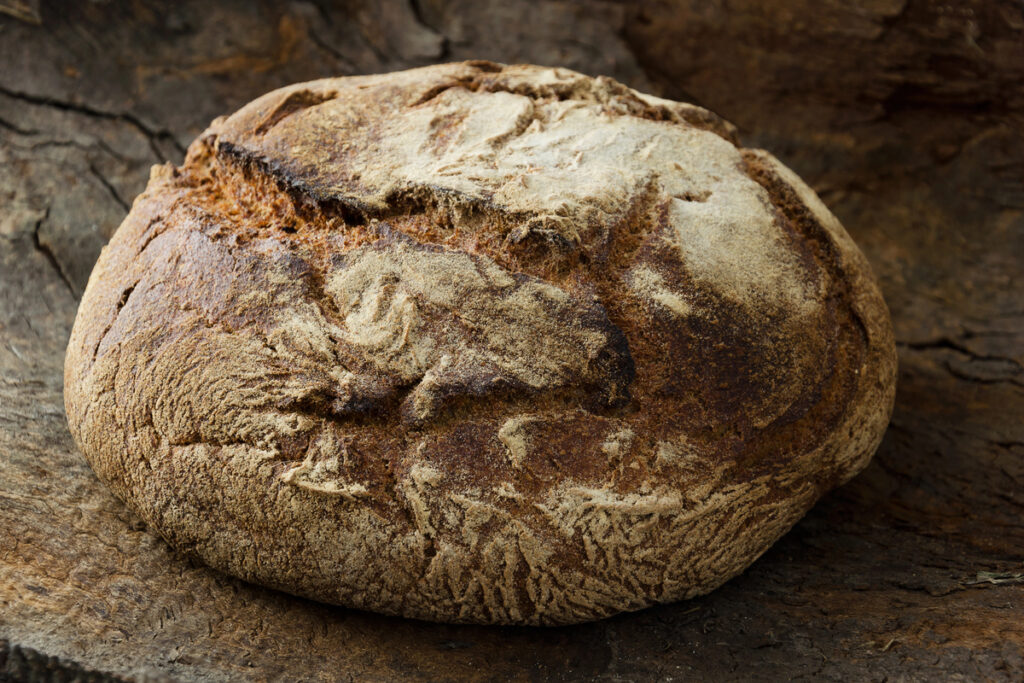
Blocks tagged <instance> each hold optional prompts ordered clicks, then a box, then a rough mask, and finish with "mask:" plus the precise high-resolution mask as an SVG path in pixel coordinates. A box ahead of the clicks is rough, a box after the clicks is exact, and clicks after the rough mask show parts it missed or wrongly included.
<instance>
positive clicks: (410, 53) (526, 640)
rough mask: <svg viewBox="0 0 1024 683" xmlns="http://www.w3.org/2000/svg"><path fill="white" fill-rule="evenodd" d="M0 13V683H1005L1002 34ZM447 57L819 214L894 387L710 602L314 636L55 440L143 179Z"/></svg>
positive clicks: (985, 25)
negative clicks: (893, 369)
mask: <svg viewBox="0 0 1024 683" xmlns="http://www.w3.org/2000/svg"><path fill="white" fill-rule="evenodd" d="M0 10H3V13H0V680H2V679H4V678H5V677H6V678H9V679H12V680H17V679H19V678H22V677H28V676H40V675H43V673H44V672H49V673H48V674H47V675H57V676H58V677H59V676H64V677H66V678H68V679H70V678H73V677H74V676H76V675H77V676H79V677H84V676H86V673H85V672H108V673H110V674H112V675H116V676H126V677H136V678H140V679H143V680H161V679H163V678H167V677H170V678H181V679H192V680H227V679H233V680H240V679H245V680H250V679H251V680H259V679H277V678H282V677H284V678H288V679H323V680H338V679H341V680H345V679H347V678H354V679H378V680H379V679H402V680H420V679H422V680H438V679H445V678H451V679H470V680H505V679H515V680H543V679H564V680H576V679H598V680H608V681H615V680H637V679H663V680H670V679H674V680H722V679H737V678H739V679H768V680H785V679H790V678H801V677H807V678H815V679H838V678H841V679H844V680H846V679H854V680H884V679H886V678H888V679H899V680H904V679H910V680H918V679H933V680H935V679H942V680H951V679H956V678H957V676H960V677H961V678H967V679H989V680H1004V679H1005V680H1021V678H1022V677H1024V424H1022V422H1024V420H1022V417H1024V365H1022V361H1024V343H1022V342H1024V285H1022V282H1021V276H1022V273H1024V267H1022V266H1024V4H1022V3H1021V2H1019V1H1011V0H989V1H984V2H983V1H980V0H974V1H971V0H967V1H964V2H959V3H952V2H951V3H945V2H932V1H929V0H859V1H858V2H841V1H840V0H795V1H793V2H781V1H770V0H728V1H726V0H710V1H704V0H678V1H673V2H669V1H664V2H658V1H654V0H644V1H642V2H638V3H627V2H611V1H606V2H584V1H582V0H541V1H539V2H527V1H526V0H453V1H451V2H442V1H441V0H387V1H385V2H379V3H373V2H369V1H366V2H359V1H353V2H347V3H342V4H331V3H327V2H309V1H307V2H292V3H269V2H262V3H260V2H242V1H241V0H239V1H238V2H227V3H217V2H212V1H211V0H206V1H202V2H200V1H187V2H178V3H166V4H164V3H161V4H159V5H158V4H157V3H147V2H85V1H83V2H74V3H72V2H67V3H49V4H48V3H43V4H42V6H41V7H40V6H39V5H38V4H37V3H36V2H35V0H0ZM466 58H487V59H494V60H498V61H504V62H534V63H539V64H549V65H562V66H567V67H570V68H573V69H577V70H579V71H583V72H585V73H588V74H594V75H596V74H606V75H610V76H613V77H615V78H617V79H619V80H621V81H623V82H625V83H627V84H628V85H630V86H633V87H635V88H638V89H641V90H644V91H648V92H653V93H655V94H659V95H662V96H665V97H670V98H675V99H681V100H687V101H692V102H696V103H698V104H701V105H704V106H706V107H708V108H710V109H712V110H714V111H716V112H718V113H719V114H721V115H723V116H724V117H726V118H727V119H730V120H732V121H733V122H735V123H736V124H737V125H738V126H739V129H740V133H741V137H742V140H743V142H744V144H745V145H747V146H760V147H764V148H767V149H768V150H770V151H772V152H773V153H774V154H776V155H777V156H778V157H779V158H781V159H782V160H783V161H784V162H785V163H786V164H788V165H790V166H791V167H792V168H794V169H795V170H796V171H797V172H798V173H799V174H800V175H801V176H803V177H804V178H805V179H806V180H807V181H808V182H809V183H810V184H811V185H812V186H813V187H814V188H815V189H816V190H817V191H818V193H819V194H820V195H821V196H822V198H823V199H824V200H825V202H826V203H827V204H828V205H829V206H830V207H831V208H832V209H833V211H834V212H835V213H836V214H837V215H838V216H839V218H840V220H841V221H842V222H843V223H844V225H845V226H846V227H847V229H848V230H849V232H850V233H851V234H852V235H853V237H854V239H855V240H856V241H857V243H858V244H859V245H860V246H861V248H862V249H863V250H864V252H865V253H866V254H867V256H868V258H869V260H870V261H871V263H872V266H873V267H874V269H875V272H876V274H877V275H878V277H879V279H880V281H881V284H882V289H883V291H884V294H885V297H886V300H887V302H888V304H889V306H890V308H891V311H892V317H893V323H894V326H895V330H896V337H897V339H898V344H899V353H900V375H899V390H898V394H897V397H896V409H895V415H894V416H893V421H892V425H891V427H890V429H889V432H888V434H887V435H886V438H885V440H884V442H883V444H882V446H881V448H880V450H879V452H878V455H877V456H876V458H875V460H874V461H873V462H872V464H871V465H870V466H869V467H868V469H867V470H866V471H865V472H864V473H863V474H862V475H860V476H859V477H857V478H856V479H855V480H853V481H852V482H851V483H850V484H848V485H847V486H845V487H843V488H842V489H840V490H837V491H835V492H834V493H832V494H831V495H829V496H828V497H826V498H825V499H824V500H823V501H822V502H821V503H820V504H819V505H818V506H817V507H816V508H815V509H814V510H813V511H812V512H811V513H810V514H809V515H808V516H807V517H806V518H805V519H804V520H803V521H802V522H800V523H799V524H798V525H797V526H796V528H795V529H794V530H793V531H792V532H791V533H790V534H788V535H787V536H786V537H784V538H783V539H782V540H781V541H780V542H779V543H778V544H777V545H776V546H775V547H774V548H772V549H771V550H770V551H769V552H768V553H767V554H766V555H765V556H764V557H763V558H762V559H760V560H759V561H758V562H757V563H756V564H754V565H753V566H752V567H751V568H750V569H749V570H748V571H747V572H746V573H745V574H743V575H742V576H740V577H739V578H737V579H735V580H733V581H731V582H730V583H729V584H727V585H726V586H724V587H723V588H721V589H719V590H718V591H716V592H714V593H713V594H711V595H709V596H706V597H704V598H699V599H696V600H691V601H689V602H684V603H679V604H675V605H670V606H665V607H659V608H655V609H649V610H646V611H643V612H640V613H637V614H632V615H623V616H620V617H617V618H614V619H609V620H606V621H603V622H598V623H594V624H588V625H583V626H577V627H571V628H559V629H515V628H481V627H460V626H443V625H434V624H426V623H420V622H412V621H405V620H400V619H391V618H384V617H379V616H375V615H369V614H365V613H360V612H354V611H350V610H344V609H339V608H332V607H326V606H322V605H317V604H314V603H310V602H307V601H303V600H299V599H296V598H291V597H288V596H285V595H282V594H277V593H273V592H269V591H266V590H262V589H258V588H254V587H252V586H248V585H245V584H242V583H240V582H238V581H235V580H233V579H230V578H227V577H225V576H223V575H219V574H216V573H215V572H212V571H210V570H207V569H205V568H203V567H201V566H198V565H196V564H194V563H192V562H190V561H188V560H186V559H184V558H181V557H179V556H177V555H175V554H174V553H173V552H172V551H170V550H169V549H168V548H167V547H166V546H165V545H164V544H163V542H162V541H160V540H159V539H158V538H156V537H155V536H153V535H151V534H150V533H148V532H147V531H145V530H144V529H143V527H142V525H141V524H140V522H139V521H138V520H137V519H136V518H134V517H133V516H132V515H131V514H130V513H129V512H128V511H127V510H126V509H125V508H124V507H123V506H122V505H121V504H120V503H118V502H117V501H116V500H115V499H114V498H113V496H112V495H110V494H109V493H108V492H107V491H106V490H105V489H104V488H103V487H102V486H101V485H100V484H99V482H98V481H97V480H96V479H95V477H94V476H93V475H92V473H91V471H90V470H89V468H88V467H87V465H86V463H85V462H84V460H83V458H82V457H81V455H80V454H79V453H78V451H77V449H76V448H75V446H74V443H73V442H72V440H71V437H70V435H69V434H68V431H67V427H66V425H65V420H64V412H63V402H62V395H61V388H62V376H61V373H62V364H63V352H64V346H65V344H66V341H67V337H68V333H69V331H70V327H71V323H72V321H73V317H74V313H75V307H76V302H77V299H78V297H79V296H80V295H81V292H82V289H83V287H84V285H85V282H86V280H87V278H88V275H89V272H90V270H91V268H92V265H93V263H94V261H95V259H96V257H97V255H98V254H99V251H100V249H101V247H102V245H103V244H104V243H105V242H106V240H107V239H108V238H109V237H110V235H111V234H112V233H113V232H114V230H115V229H116V227H117V225H118V224H119V222H120V221H121V219H122V218H123V217H124V215H125V213H126V212H127V209H128V206H129V204H130V202H131V201H132V199H133V197H134V196H135V195H136V194H137V193H138V192H140V191H141V190H142V188H143V187H144V185H145V183H146V179H147V177H148V173H149V167H150V165H152V164H154V163H157V162H160V161H163V160H171V161H175V162H180V161H181V158H182V154H183V150H184V148H185V147H186V146H187V145H188V143H189V142H190V141H191V140H192V139H193V138H194V137H195V136H196V135H197V134H198V133H200V132H201V130H202V129H203V128H204V127H205V126H206V124H207V123H208V122H209V121H210V120H211V119H212V118H214V117H215V116H218V115H221V114H226V113H229V112H231V111H232V110H234V109H236V108H237V107H239V106H240V105H242V104H244V103H245V102H247V101H248V100H250V99H252V98H254V97H255V96H257V95H260V94H262V93H264V92H266V91H268V90H270V89H272V88H275V87H278V86H281V85H285V84H288V83H292V82H295V81H302V80H308V79H312V78H318V77H322V76H333V75H344V74H355V73H370V72H381V71H390V70H394V69H401V68H406V67H410V66H417V65H422V64H428V63H433V62H440V61H451V60H459V59H466ZM93 675H96V676H97V677H99V674H95V673H94V674H93Z"/></svg>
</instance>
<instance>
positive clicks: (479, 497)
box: [65, 62, 895, 624]
mask: <svg viewBox="0 0 1024 683" xmlns="http://www.w3.org/2000/svg"><path fill="white" fill-rule="evenodd" d="M894 375H895V353H894V346H893V339H892V332H891V328H890V322H889V319H888V314H887V311H886V308H885V304H884V303H883V301H882V298H881V296H880V294H879V291H878V288H877V286H876V284H875V282H874V280H873V278H872V275H871V272H870V269H869V267H868V264H867V263H866V261H865V259H864V257H863V256H862V255H861V253H860V252H859V251H858V250H857V247H856V246H855V245H854V244H853V242H852V241H851V240H850V238H849V236H848V235H847V234H846V232H845V231H844V230H843V228H842V226H840V224H839V223H838V222H837V220H836V219H835V218H834V217H833V216H832V214H831V213H829V211H828V210H827V209H826V208H825V206H824V205H823V204H822V203H821V201H820V200H819V199H818V198H817V197H816V196H815V194H814V193H813V192H812V191H811V190H810V189H808V187H807V186H806V185H805V184H804V183H803V182H801V180H800V179H799V178H797V177H796V176H795V175H794V174H793V173H792V172H791V171H790V170H789V169H787V168H786V167H784V166H783V165H781V164H780V163H779V162H778V161H776V160H775V158H774V157H772V156H771V155H770V154H768V153H766V152H763V151H760V150H752V149H744V148H742V147H739V146H738V144H737V142H736V139H735V136H734V129H733V127H732V126H730V125H729V124H727V123H725V122H723V121H721V120H720V119H718V118H717V117H716V116H714V115H713V114H711V113H709V112H707V111H705V110H703V109H700V108H698V107H694V106H691V105H686V104H679V103H676V102H669V101H666V100H662V99H658V98H656V97H651V96H648V95H644V94H641V93H638V92H635V91H633V90H630V89H629V88H627V87H625V86H623V85H620V84H618V83H616V82H614V81H612V80H609V79H607V78H596V79H595V78H589V77H586V76H583V75H580V74H578V73H574V72H571V71H566V70H564V69H549V68H540V67H534V66H501V65H498V64H492V63H485V62H467V63H462V64H448V65H441V66H433V67H427V68H423V69H416V70H412V71H405V72H401V73H393V74H386V75H377V76H360V77H353V78H337V79H326V80H322V81H315V82H311V83H303V84H299V85H294V86H291V87H287V88H283V89H281V90H277V91H275V92H272V93H270V94H268V95H265V96H264V97H261V98H259V99H258V100H256V101H254V102H252V103H251V104H249V105H247V106H246V107H244V108H243V109H241V110H240V111H239V112H237V113H236V114H234V115H232V116H230V117H228V118H226V119H218V120H217V121H215V122H214V123H213V125H212V126H211V127H210V128H209V129H208V130H207V131H206V132H205V133H204V134H203V135H202V136H201V137H200V138H199V139H198V140H196V142H195V143H193V144H192V146H191V148H190V149H189V152H188V156H187V158H186V160H185V163H184V165H183V166H182V167H180V168H175V167H173V166H171V165H165V166H158V167H155V168H154V170H153V174H152V178H151V180H150V183H149V186H148V187H147V189H146V191H145V192H144V193H143V194H142V195H141V196H140V197H138V198H137V199H136V201H135V203H134V205H133V207H132V210H131V213H130V214H129V215H128V217H127V218H126V219H125V221H124V223H123V224H122V225H121V227H120V229H119V230H118V231H117V234H116V235H115V236H114V238H113V239H112V240H111V242H110V245H109V246H108V247H107V248H106V249H105V250H104V251H103V254H102V256H101V257H100V259H99V262H98V263H97V265H96V268H95V270H94V271H93V274H92V277H91V278H90V281H89V285H88V288H87V289H86V292H85V295H84V297H83V299H82V303H81V306H80V308H79V311H78V318H77V320H76V322H75V327H74V331H73V333H72V336H71V341H70V345H69V347H68V353H67V363H66V375H65V397H66V399H65V400H66V405H67V413H68V420H69V422H70V425H71V430H72V433H73V434H74V437H75V439H76V441H77V442H78V444H79V445H80V446H81V449H82V451H83V452H84V453H85V455H86V457H87V458H88V459H89V461H90V463H91V464H92V466H93V468H94V469H95V470H96V473H97V474H98V475H99V477H100V478H101V479H102V480H103V481H104V482H106V483H107V484H108V485H109V486H110V488H111V489H113V491H114V492H115V493H116V494H117V495H118V496H119V497H121V498H122V499H123V500H124V501H125V502H126V503H127V504H128V505H129V506H130V507H131V508H132V509H133V510H135V511H136V512H137V513H138V514H139V515H140V516H141V517H142V518H143V519H144V520H145V521H146V522H147V523H148V524H149V525H150V526H151V527H152V528H153V529H155V530H156V531H158V532H159V533H160V534H161V535H163V536H164V537H165V538H166V539H167V540H168V542H170V543H171V544H172V545H173V546H175V547H176V548H179V549H181V550H184V551H186V552H188V553H191V554H193V555H195V556H198V557H199V558H201V559H202V560H203V561H204V562H206V563H208V564H209V565H211V566H213V567H216V568H218V569H221V570H223V571H225V572H228V573H230V574H234V575H235V576H238V577H241V578H243V579H246V580H249V581H253V582H256V583H260V584H263V585H265V586H272V587H274V588H279V589H281V590H285V591H288V592H291V593H295V594H298V595H303V596H308V597H311V598H314V599H317V600H323V601H327V602H332V603H337V604H340V605H347V606H351V607H358V608H363V609H368V610H374V611H378V612H384V613H388V614H400V615H405V616H409V617H417V618H422V619H431V620H438V621H452V622H477V623H505V624H566V623H573V622H580V621H586V620H591V619H597V618H601V617H604V616H607V615H610V614H614V613H616V612H619V611H622V610H635V609H638V608H641V607H644V606H647V605H651V604H654V603H662V602H669V601H673V600H679V599H682V598H687V597H690V596H694V595H698V594H701V593H705V592H707V591H710V590H711V589H713V588H715V587H716V586H718V585H719V584H721V583H722V582H724V581H726V580H727V579H729V578H730V577H732V576H735V575H736V574H737V573H739V572H740V571H742V570H743V569H744V568H745V567H746V566H748V565H749V564H750V563H751V562H752V561H753V560H754V559H755V558H756V557H758V556H759V555H760V554H761V553H762V552H764V551H765V549H767V548H768V547H769V546H770V545H771V544H772V543H773V542H774V541H775V540H776V539H777V538H778V537H779V536H780V535H781V534H783V533H785V531H786V530H787V529H789V528H790V527H791V526H792V525H793V524H794V522H795V521H796V520H798V519H799V518H800V517H801V515H803V514H804V513H805V512H806V511H807V510H808V508H809V507H810V506H811V505H812V504H813V503H814V502H815V500H816V499H817V498H819V497H820V496H821V495H822V494H823V493H824V492H826V491H827V490H829V489H830V488H832V487H834V486H836V485H838V484H840V483H842V482H843V481H845V480H847V479H849V478H850V477H851V476H853V475H854V474H855V473H856V472H858V471H859V470H860V469H861V468H863V467H864V465H865V464H866V463H867V461H868V460H869V458H870V457H871V454H872V452H873V451H874V450H875V448H876V447H877V445H878V443H879V440H880V439H881V436H882V432H883V431H884V429H885V426H886V423H887V421H888V418H889V414H890V411H891V407H892V401H893V390H894Z"/></svg>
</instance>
